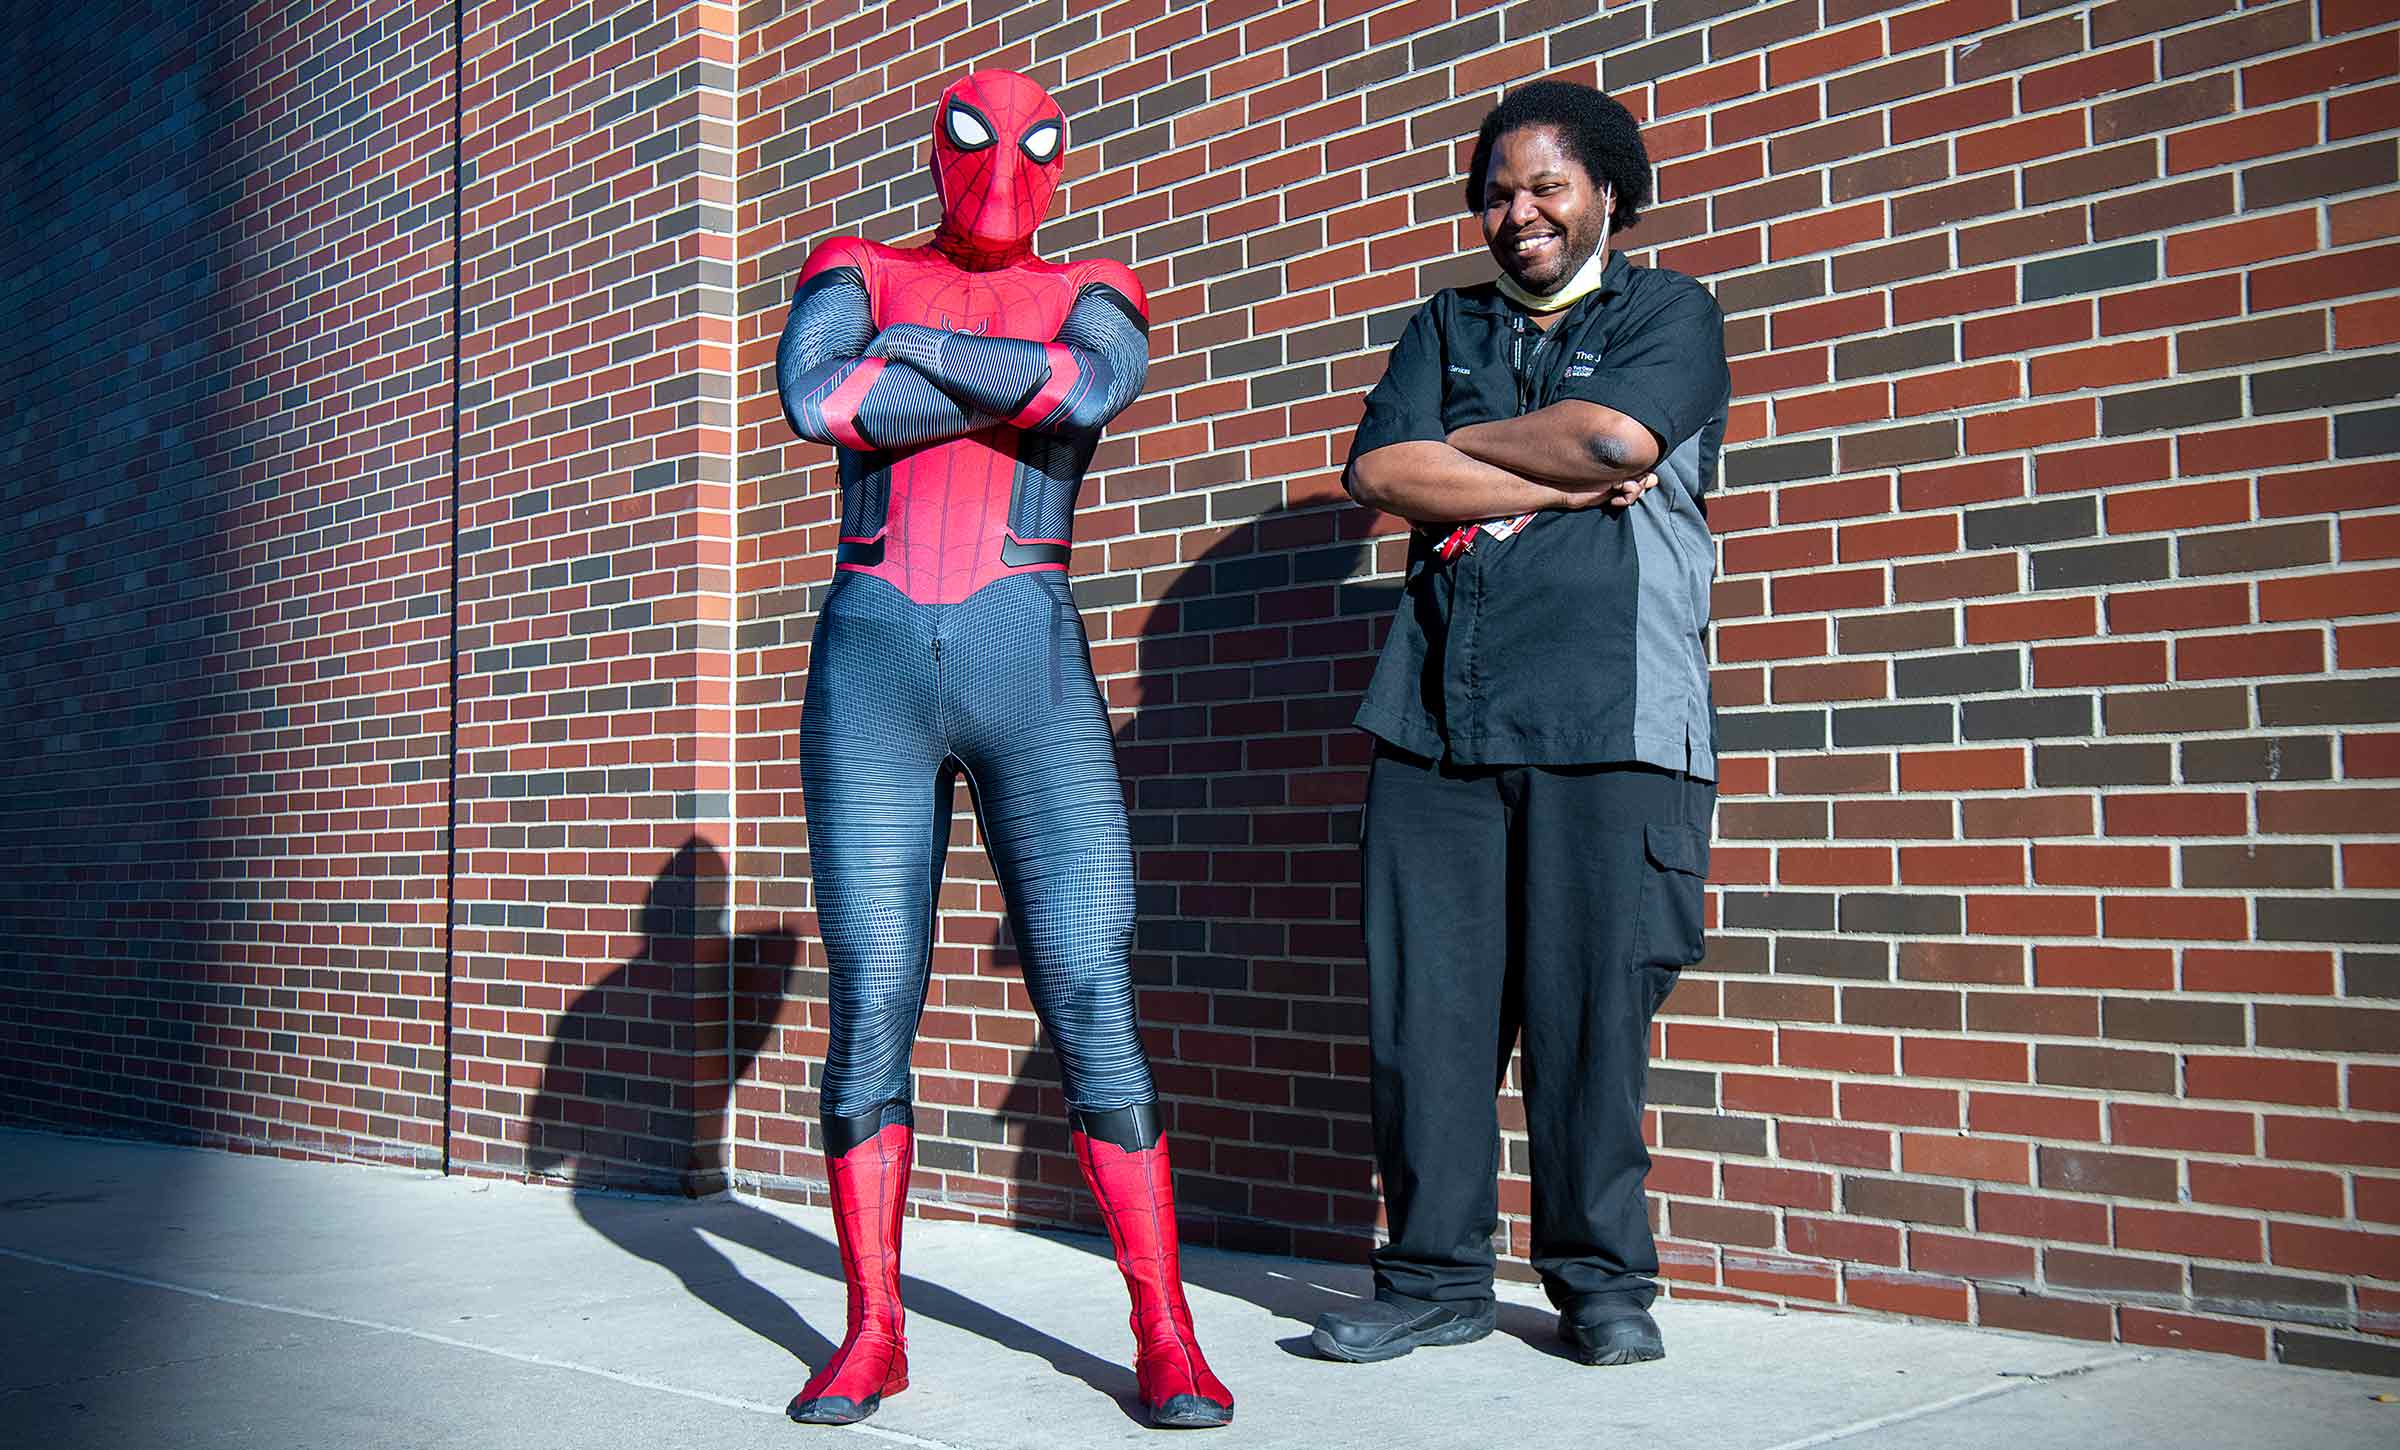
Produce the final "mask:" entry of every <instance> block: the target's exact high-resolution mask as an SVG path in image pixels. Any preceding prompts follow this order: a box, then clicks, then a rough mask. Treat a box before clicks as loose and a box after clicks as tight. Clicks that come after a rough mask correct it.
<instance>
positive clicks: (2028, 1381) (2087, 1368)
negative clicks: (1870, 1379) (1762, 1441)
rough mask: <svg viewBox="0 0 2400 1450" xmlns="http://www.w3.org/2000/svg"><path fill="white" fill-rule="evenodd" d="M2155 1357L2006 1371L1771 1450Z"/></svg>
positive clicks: (2138, 1354)
mask: <svg viewBox="0 0 2400 1450" xmlns="http://www.w3.org/2000/svg"><path fill="white" fill-rule="evenodd" d="M2152 1358H2155V1356H2153V1355H2151V1354H2149V1353H2147V1352H2144V1351H2141V1350H2133V1351H2129V1352H2127V1353H2124V1354H2112V1355H2108V1356H2106V1357H2105V1358H2101V1359H2095V1360H2087V1361H2086V1362H2084V1363H2082V1364H2076V1365H2069V1366H2068V1367H2067V1368H2065V1369H2060V1370H2051V1371H2049V1372H2047V1373H2031V1372H2027V1371H2022V1370H2012V1371H2003V1372H2002V1373H2001V1375H2000V1383H1998V1384H1996V1385H1985V1386H1984V1387H1983V1388H1982V1389H1979V1390H1968V1391H1966V1392H1964V1393H1962V1394H1955V1395H1951V1396H1948V1397H1947V1398H1944V1399H1939V1400H1932V1401H1929V1402H1927V1403H1925V1404H1922V1405H1912V1406H1910V1407H1909V1408H1907V1409H1905V1410H1894V1411H1892V1412H1891V1413H1890V1414H1886V1415H1877V1416H1875V1417H1874V1418H1872V1419H1867V1420H1860V1421H1858V1422H1856V1423H1855V1424H1849V1425H1841V1426H1837V1427H1835V1428H1834V1429H1831V1430H1820V1431H1818V1432H1817V1433H1816V1434H1814V1435H1804V1436H1802V1437H1801V1438H1799V1439H1797V1440H1785V1441H1783V1442H1781V1443H1780V1444H1776V1445H1770V1446H1768V1447H1767V1450H1814V1447H1815V1446H1819V1445H1834V1444H1839V1443H1840V1442H1841V1441H1844V1440H1853V1439H1856V1438H1857V1437H1859V1436H1861V1435H1865V1434H1869V1433H1871V1432H1873V1431H1876V1430H1881V1429H1885V1428H1888V1427H1890V1426H1893V1425H1905V1424H1907V1423H1909V1422H1910V1421H1912V1420H1922V1419H1925V1418H1927V1417H1928V1416H1932V1415H1939V1414H1942V1413H1943V1412H1945V1411H1948V1410H1955V1409H1957V1408H1959V1407H1960V1406H1961V1405H1971V1404H1974V1403H1976V1402H1977V1401H1979V1400H1988V1399H1992V1398H1995V1397H1997V1396H2000V1395H2013V1394H2015V1393H2016V1392H2017V1391H2019V1390H2025V1389H2031V1388H2032V1387H2034V1386H2035V1385H2044V1384H2050V1383H2053V1382H2055V1381H2058V1380H2063V1379H2074V1378H2076V1377H2078V1376H2081V1375H2088V1374H2097V1373H2099V1372H2100V1371H2102V1370H2108V1369H2116V1368H2118V1367H2119V1366H2122V1365H2128V1364H2139V1363H2142V1362H2143V1361H2145V1360H2148V1359H2152Z"/></svg>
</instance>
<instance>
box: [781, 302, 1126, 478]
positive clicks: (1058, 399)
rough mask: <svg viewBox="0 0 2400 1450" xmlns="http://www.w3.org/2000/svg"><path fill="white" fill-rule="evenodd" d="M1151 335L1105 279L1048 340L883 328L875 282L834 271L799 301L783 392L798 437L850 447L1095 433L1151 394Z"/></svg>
mask: <svg viewBox="0 0 2400 1450" xmlns="http://www.w3.org/2000/svg"><path fill="white" fill-rule="evenodd" d="M1147 335H1148V323H1147V321H1146V320H1145V319H1144V318H1143V317H1142V314H1141V311H1140V309H1139V307H1138V306H1136V305H1135V303H1134V302H1133V301H1132V300H1130V299H1129V298H1127V297H1126V296H1125V295H1124V294H1122V293H1121V292H1118V291H1117V290H1116V289H1115V288H1112V287H1110V286H1108V285H1106V284H1105V283H1097V282H1095V283H1091V284H1088V285H1086V286H1085V287H1084V288H1083V290H1082V291H1081V292H1080V293H1079V294H1077V296H1076V299H1075V304H1074V306H1073V307H1072V308H1070V309H1069V310H1068V312H1067V317H1066V321H1065V322H1064V323H1062V324H1061V325H1060V327H1059V330H1058V336H1057V337H1056V338H1055V339H1054V340H1052V341H1050V342H1035V341H1032V340H1030V339H1025V338H1014V337H986V336H982V335H980V334H977V333H968V332H950V331H945V330H943V329H941V328H936V327H923V326H919V325H917V324H914V323H899V324H895V325H893V326H891V327H887V328H884V329H882V330H881V331H880V332H879V331H877V330H876V327H875V323H874V318H873V313H872V308H871V305H870V301H869V298H868V293H867V286H866V281H865V279H864V278H863V277H861V275H860V274H859V272H858V271H857V270H856V269H855V268H851V267H830V268H827V269H825V270H822V271H815V272H813V273H812V274H811V275H809V276H808V277H806V279H805V280H803V281H802V282H801V284H800V286H799V288H798V290H797V291H796V292H794V294H793V296H792V313H791V317H790V320H788V321H787V322H785V324H784V328H783V337H782V340H781V341H780V342H779V343H778V344H777V346H776V349H775V374H776V387H777V391H778V392H779V393H780V394H781V395H782V399H783V412H784V416H785V417H786V418H788V419H789V420H790V421H791V425H792V431H793V432H795V433H797V434H799V435H800V436H801V437H803V438H806V439H808V440H809V441H810V442H812V443H829V444H834V445H836V446H839V447H844V448H859V449H892V448H906V447H912V446H915V445H918V444H924V443H934V442H939V441H941V440H942V439H945V438H956V437H959V436H961V435H963V434H967V433H972V432H975V431H977V430H978V429H983V428H990V427H993V426H995V425H1005V426H1008V427H1012V428H1022V429H1026V430H1029V431H1032V432H1037V433H1050V434H1058V435H1062V436H1073V435H1079V434H1091V433H1096V432H1098V431H1099V430H1100V427H1101V425H1102V424H1105V423H1106V422H1107V421H1108V420H1109V419H1110V418H1113V417H1115V416H1116V414H1117V412H1118V411H1119V410H1120V409H1122V408H1123V407H1124V406H1125V405H1126V404H1127V403H1129V402H1132V401H1133V398H1134V395H1135V394H1136V393H1139V392H1140V391H1141V389H1142V379H1143V376H1144V374H1145V373H1146V372H1147V371H1148V369H1149V359H1150V350H1149V343H1148V337H1147Z"/></svg>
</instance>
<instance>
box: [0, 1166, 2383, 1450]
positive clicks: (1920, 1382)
mask: <svg viewBox="0 0 2400 1450" xmlns="http://www.w3.org/2000/svg"><path fill="white" fill-rule="evenodd" d="M0 1183H4V1184H5V1185H6V1187H5V1188H0V1194H4V1195H5V1197H0V1446H6V1447H10V1450H14V1447H18V1446H25V1447H33V1446H41V1447H49V1450H65V1447H77V1450H83V1447H91V1450H102V1447H106V1450H118V1447H134V1446H140V1447H154V1446H155V1447H185V1446H193V1447H198V1446H222V1447H226V1450H318V1447H344V1450H348V1447H399V1446H412V1447H414V1446H440V1447H464V1446H473V1447H483V1446H489V1447H510V1450H516V1447H538V1446H552V1445H556V1446H576V1447H587V1450H589V1447H615V1446H628V1447H633V1446H638V1447H645V1450H647V1447H680V1446H691V1447H712V1450H716V1447H739V1446H753V1445H755V1446H776V1447H781V1450H794V1447H805V1446H808V1445H822V1444H837V1443H845V1442H842V1441H837V1440H834V1439H832V1438H831V1437H833V1436H836V1435H845V1434H846V1435H849V1436H851V1437H853V1439H852V1441H851V1442H849V1443H872V1444H898V1445H916V1446H938V1447H955V1450H1018V1447H1023V1450H1035V1447H1039V1450H1052V1447H1059V1446H1070V1447H1075V1446H1087V1445H1090V1446H1105V1445H1142V1444H1150V1445H1155V1444H1157V1443H1158V1436H1159V1434H1160V1432H1157V1431H1152V1430H1149V1429H1146V1428H1144V1427H1143V1426H1142V1424H1141V1423H1140V1421H1139V1419H1138V1410H1137V1409H1136V1407H1135V1405H1134V1402H1133V1375H1132V1372H1131V1371H1130V1369H1128V1368H1127V1367H1126V1365H1125V1362H1124V1361H1123V1360H1122V1359H1121V1358H1120V1356H1123V1355H1125V1354H1126V1353H1128V1352H1129V1349H1130V1338H1129V1336H1128V1334H1127V1332H1126V1329H1125V1302H1124V1295H1123V1289H1122V1286H1121V1284H1120V1283H1119V1281H1118V1279H1117V1276H1116V1273H1115V1271H1114V1269H1113V1268H1112V1267H1111V1265H1110V1263H1109V1261H1108V1258H1107V1256H1106V1248H1107V1246H1106V1244H1105V1242H1104V1241H1102V1240H1099V1239H1096V1238H1083V1237H1078V1236H1072V1235H1037V1234H1027V1233H1011V1232H1008V1231H1006V1230H1001V1229H993V1228H982V1227H975V1226H971V1225H962V1224H947V1223H919V1222H915V1221H911V1222H910V1223H909V1225H908V1238H907V1259H906V1263H907V1269H908V1278H907V1283H906V1290H905V1292H906V1294H907V1297H908V1305H909V1311H910V1317H909V1341H910V1342H909V1359H910V1365H911V1369H912V1378H913V1380H914V1384H913V1386H912V1387H911V1388H910V1389H909V1390H908V1391H907V1392H906V1393H905V1394H902V1395H899V1396H897V1397H895V1398H894V1399H893V1400H891V1401H890V1402H889V1403H888V1404H886V1405H885V1407H884V1408H883V1410H882V1411H881V1412H880V1413H879V1414H877V1415H876V1416H875V1417H874V1419H872V1420H870V1421H868V1422H867V1423H866V1424H864V1425H862V1426H859V1427H857V1428H855V1429H852V1430H848V1431H833V1430H824V1429H816V1428H811V1427H804V1426H799V1425H793V1424H790V1423H788V1422H786V1421H785V1420H784V1419H783V1413H782V1412H783V1405H784V1402H785V1400H786V1399H787V1398H788V1397H789V1396H790V1395H791V1393H792V1392H793V1391H794V1390H796V1389H797V1388H799V1385H800V1383H801V1381H802V1380H804V1379H805V1378H807V1375H808V1368H807V1363H808V1362H809V1361H812V1360H815V1359H817V1358H819V1357H820V1356H822V1355H824V1354H825V1353H826V1352H827V1351H828V1349H829V1347H830V1346H829V1343H828V1336H833V1337H835V1338H838V1337H839V1335H840V1332H841V1327H842V1317H843V1298H842V1285H841V1280H840V1270H839V1266H838V1263H837V1260H836V1258H835V1253H834V1247H833V1230H832V1225H831V1222H830V1220H829V1218H828V1217H827V1215H825V1214H823V1213H821V1212H813V1211H808V1210H799V1209H791V1208H786V1207H784V1206H781V1205H773V1204H760V1203H754V1202H751V1201H749V1200H744V1199H732V1198H720V1199H715V1200H710V1201H706V1202H697V1203H693V1202H681V1201H674V1200H663V1199H638V1198H622V1197H613V1196H605V1195H574V1194H568V1193H564V1192H558V1191H554V1190H546V1189H535V1188H527V1187H521V1186H518V1185H514V1184H494V1183H488V1182H477V1181H470V1180H465V1179H456V1178H443V1177H439V1176H436V1175H431V1174H423V1173H413V1172H406V1171H401V1170H394V1169H384V1168H364V1167H351V1166H333V1165H326V1164H306V1163H286V1162H280V1161H276V1160H271V1159H260V1158H243V1157H236V1156H233V1155H230V1154H222V1153H208V1152H195V1151H190V1150H184V1149H176V1148H161V1147H152V1146H147V1145H141V1144H130V1143H119V1142H111V1141H102V1140H94V1139H84V1138H70V1137H61V1136H54V1135H50V1134H43V1133H30V1132H18V1131H5V1130H0ZM1186 1269H1187V1274H1188V1277H1189V1279H1190V1281H1191V1285H1192V1301H1193V1310H1194V1313H1195V1315H1196V1317H1197V1319H1198V1321H1199V1324H1200V1326H1201V1330H1202V1333H1203V1335H1204V1343H1205V1346H1206V1348H1207V1350H1208V1353H1209V1356H1210V1358H1211V1359H1212V1361H1214V1363H1215V1365H1216V1368H1217V1370H1218V1372H1219V1373H1220V1374H1222V1375H1223V1377H1224V1378H1225V1380H1226V1381H1227V1382H1228V1383H1229V1384H1231V1385H1232V1386H1233V1388H1234V1391H1235V1394H1236V1395H1237V1397H1238V1398H1239V1401H1240V1411H1239V1415H1238V1417H1237V1418H1236V1420H1235V1423H1234V1424H1233V1426H1232V1427H1231V1428H1229V1429H1226V1430H1222V1431H1212V1432H1208V1433H1207V1436H1206V1440H1205V1443H1207V1444H1209V1445H1215V1446H1219V1447H1221V1450H1233V1447H1237V1446H1242V1447H1308V1450H1346V1447H1361V1450H1364V1447H1377V1450H1382V1447H1404V1446H1441V1447H1482V1446H1490V1445H1497V1446H1502V1447H1506V1450H1546V1447H1553V1446H1556V1447H1567V1446H1573V1447H1578V1450H1583V1447H1590V1446H1595V1445H1638V1446H1641V1447H1643V1450H1673V1447H1684V1446H1690V1447H1694V1450H1699V1447H1708V1450H1770V1447H1771V1450H1798V1447H1801V1446H1815V1445H1837V1444H1838V1445H1840V1446H1842V1447H1844V1450H1899V1447H1906V1446H1922V1445H1938V1446H1942V1447H1944V1450H1977V1447H1993V1450H2036V1447H2044V1446H2052V1445H2089V1444H2094V1443H2099V1444H2103V1445H2105V1446H2106V1447H2107V1450H2123V1447H2127V1446H2147V1445H2174V1446H2178V1447H2190V1446H2217V1445H2223V1446H2245V1447H2247V1446H2256V1445H2261V1444H2269V1445H2280V1446H2290V1447H2301V1446H2308V1447H2336V1446H2369V1445H2393V1444H2400V1405H2382V1404H2377V1403H2376V1402H2375V1401H2374V1400H2373V1398H2372V1397H2373V1396H2374V1395H2375V1394H2377V1393H2379V1392H2381V1391H2384V1390H2389V1389H2392V1388H2394V1387H2393V1386H2392V1384H2391V1383H2390V1382H2389V1381H2383V1380H2373V1379H2365V1378H2360V1377H2354V1376H2348V1375H2340V1374H2331V1373H2326V1372H2322V1371H2313V1370H2296V1369H2285V1368H2280V1367H2275V1366H2267V1365H2256V1364H2249V1363H2244V1362H2239V1361H2231V1360H2225V1359H2220V1358H2212V1357H2203V1356H2197V1355H2182V1354H2175V1353H2152V1352H2142V1351H2128V1350H2125V1349H2122V1348H2115V1347H2110V1346H2096V1345H2088V1344H2078V1343H2072V1342H2068V1341H2062V1340H2052V1339H2038V1338H2030V1337H2020V1336H2015V1335H2007V1334H1999V1333H1991V1332H1985V1331H1977V1330H1967V1329H1957V1328H1950V1327H1945V1326H1938V1325H1922V1324H1901V1323H1893V1322H1884V1321H1878V1320H1874V1319H1869V1318H1863V1317H1857V1316H1849V1315H1821V1314H1788V1315H1787V1314H1777V1313H1773V1312H1770V1311H1766V1310H1758V1309H1746V1308H1739V1307H1731V1306H1720V1305H1707V1304H1681V1303H1676V1302H1673V1301H1666V1302H1662V1304H1661V1305H1660V1308H1659V1313H1658V1317H1659V1321H1660V1323H1661V1324H1662V1325H1663V1326H1664V1328H1665V1330H1666V1334H1667V1343H1668V1348H1669V1355H1668V1358H1667V1359H1666V1360H1665V1361H1664V1362H1662V1363H1659V1364H1653V1365H1641V1366H1633V1367H1628V1368H1623V1369H1607V1370H1601V1369H1586V1368H1584V1367H1582V1366H1580V1365H1577V1364H1575V1363H1573V1362H1572V1361H1570V1360H1568V1359H1565V1358H1563V1357H1561V1356H1560V1355H1559V1354H1558V1353H1557V1352H1556V1351H1555V1349H1554V1347H1553V1345H1552V1341H1551V1339H1550V1329H1551V1316H1550V1314H1549V1312H1548V1311H1547V1310H1546V1309H1545V1308H1543V1307H1542V1306H1541V1304H1540V1299H1539V1295H1538V1294H1536V1293H1534V1292H1530V1291H1527V1290H1524V1289H1522V1288H1518V1287H1514V1286H1511V1287H1509V1288H1507V1289H1504V1293H1505V1294H1506V1295H1507V1299H1508V1302H1506V1303H1504V1304H1503V1306H1502V1310H1501V1320H1500V1325H1501V1330H1502V1332H1501V1333H1499V1334H1495V1335H1493V1336H1492V1337H1491V1338H1489V1339H1487V1340H1484V1341H1483V1342H1481V1343H1479V1344H1476V1345H1472V1346H1468V1347H1466V1348H1462V1349H1450V1350H1439V1351H1427V1352H1423V1353H1419V1354H1415V1355H1412V1356H1410V1357H1408V1358H1406V1359H1403V1360H1398V1361H1395V1362H1392V1363H1389V1364H1384V1365H1369V1366H1352V1365H1338V1364H1330V1363H1326V1362H1324V1361H1321V1360H1318V1359H1315V1358H1312V1357H1310V1356H1309V1355H1308V1352H1307V1338H1306V1336H1307V1329H1308V1325H1309V1323H1310V1321H1311V1320H1312V1319H1313V1318H1314V1317H1315V1315H1316V1314H1317V1313H1318V1312H1319V1311H1321V1310H1322V1309H1324V1308H1325V1307H1327V1306H1329V1305H1332V1304H1335V1303H1338V1302H1340V1301H1341V1300H1342V1299H1344V1298H1345V1297H1348V1296H1353V1295H1357V1294H1359V1293H1362V1292H1363V1291H1364V1290H1365V1288H1366V1275H1365V1273H1364V1271H1363V1270H1360V1269H1356V1268H1348V1267H1337V1266H1329V1265H1323V1264H1314V1263H1305V1262H1296V1261H1292V1260H1283V1259H1267V1258H1255V1257H1250V1256H1246V1255H1238V1254H1220V1253H1212V1252H1208V1251H1204V1250H1195V1251H1191V1252H1189V1253H1188V1254H1187V1257H1186ZM1187 1438H1188V1437H1187Z"/></svg>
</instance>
